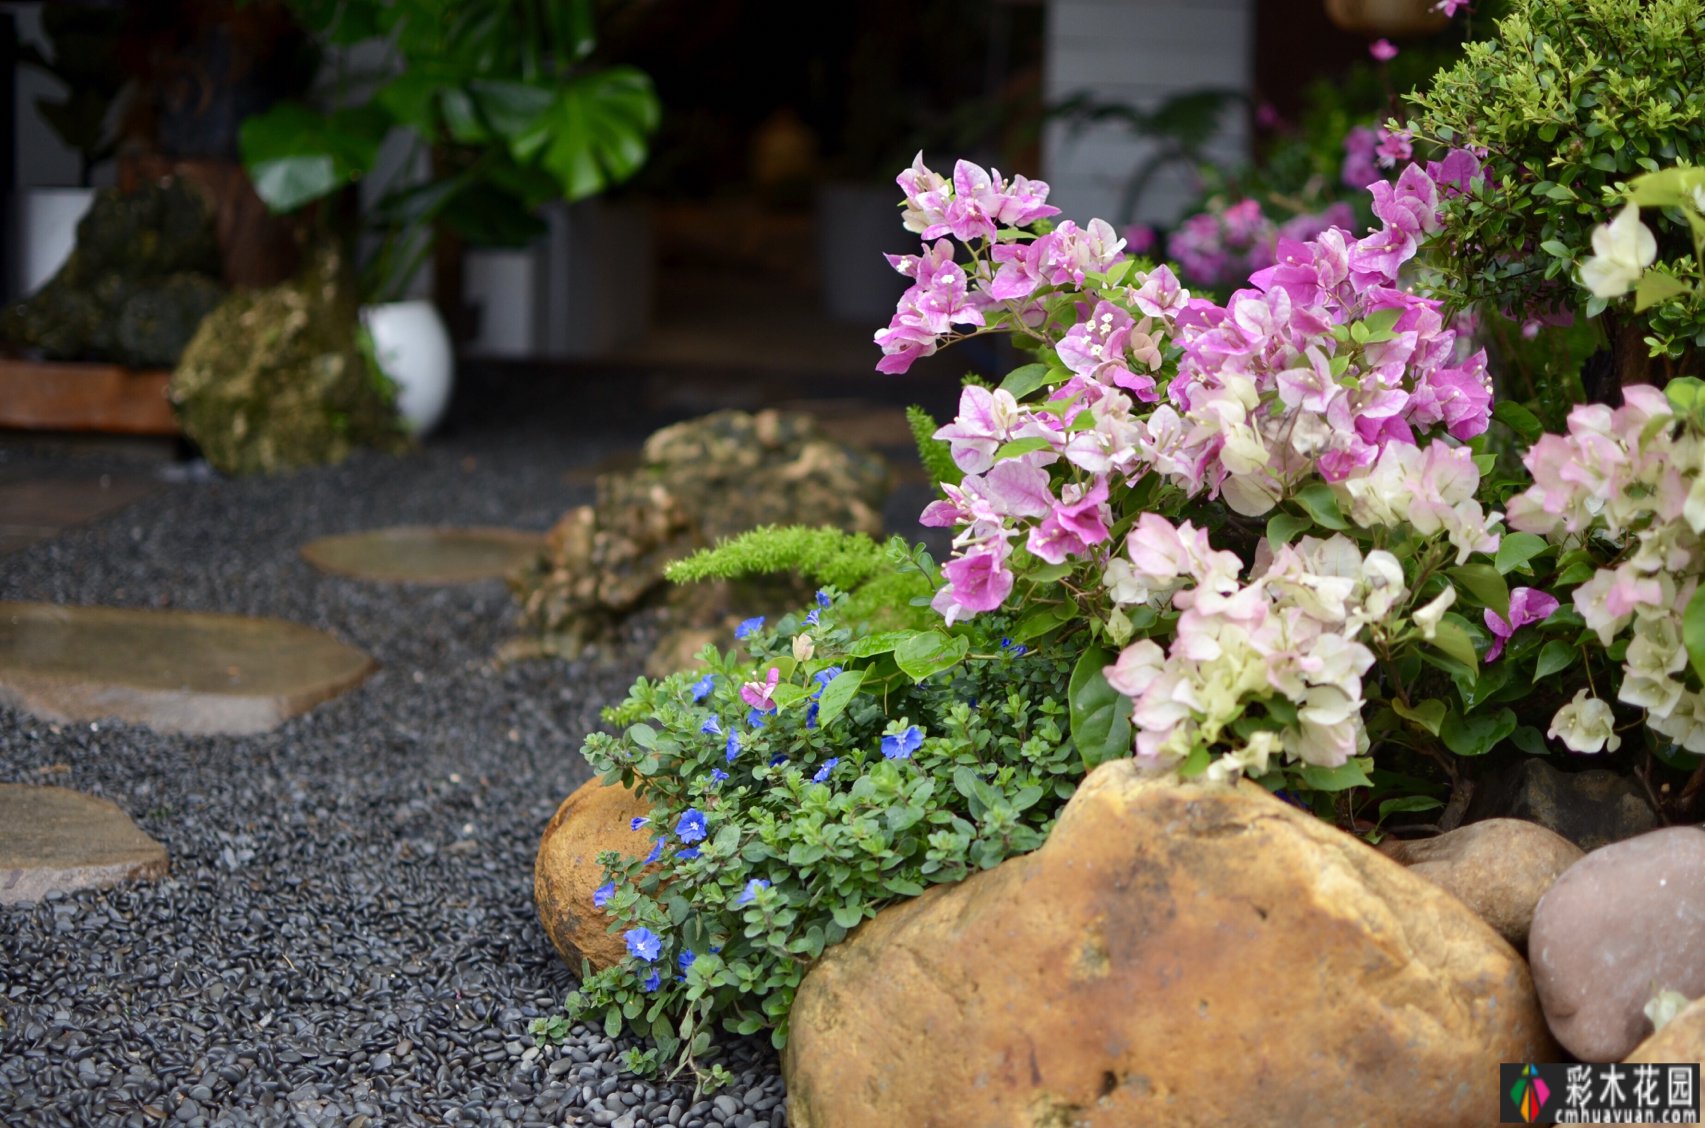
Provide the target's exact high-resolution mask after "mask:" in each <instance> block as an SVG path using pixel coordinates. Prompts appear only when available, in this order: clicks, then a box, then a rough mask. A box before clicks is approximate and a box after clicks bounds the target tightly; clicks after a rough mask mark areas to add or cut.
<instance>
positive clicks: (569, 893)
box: [533, 779, 651, 972]
mask: <svg viewBox="0 0 1705 1128" xmlns="http://www.w3.org/2000/svg"><path fill="white" fill-rule="evenodd" d="M650 813H651V809H650V805H649V804H648V803H646V802H645V800H643V799H641V798H639V796H637V795H635V794H634V793H633V792H632V791H629V790H628V789H627V788H625V787H610V786H608V785H606V784H604V783H601V782H599V781H598V780H595V779H594V780H591V781H589V782H587V783H584V784H582V785H581V786H580V787H579V788H577V789H576V790H575V792H574V793H573V794H572V795H570V796H569V797H568V798H567V799H564V800H563V801H562V806H560V807H558V808H557V811H556V814H554V815H552V816H551V821H550V822H549V823H548V824H547V825H546V826H545V833H544V835H543V837H541V838H540V839H539V856H538V859H537V860H536V861H535V862H534V863H533V901H534V903H535V904H536V905H537V906H538V910H539V923H540V924H542V925H544V926H545V932H546V933H547V934H548V935H549V936H550V938H551V944H552V945H554V946H555V947H556V950H557V954H558V955H560V956H562V958H563V959H564V960H565V961H566V962H567V963H568V966H569V967H571V968H573V969H574V970H575V971H576V972H579V971H580V960H581V957H582V956H584V957H585V958H586V959H587V960H589V961H590V962H591V964H592V966H593V967H594V968H595V969H599V970H602V969H603V968H606V967H609V966H611V965H612V964H615V963H617V962H618V961H620V960H621V959H622V957H624V956H626V955H627V948H626V945H625V944H624V943H623V941H622V938H621V937H620V936H616V935H612V934H611V933H610V932H608V931H607V929H608V927H609V923H610V922H609V918H608V917H606V916H605V915H604V914H603V913H602V912H600V911H599V910H598V909H597V908H596V907H595V906H594V905H593V904H592V894H593V893H594V892H595V891H596V890H597V888H598V886H600V885H602V884H603V883H604V869H603V867H602V866H600V865H599V864H598V855H599V854H601V853H603V852H604V851H605V850H619V851H623V852H629V851H631V850H632V849H633V847H634V846H635V845H636V843H635V839H636V838H637V837H640V836H637V835H635V834H634V833H633V831H632V829H631V824H632V821H633V819H634V818H635V817H637V816H640V815H648V814H650ZM637 844H638V845H640V846H649V845H650V840H649V839H647V840H644V841H642V842H639V843H637Z"/></svg>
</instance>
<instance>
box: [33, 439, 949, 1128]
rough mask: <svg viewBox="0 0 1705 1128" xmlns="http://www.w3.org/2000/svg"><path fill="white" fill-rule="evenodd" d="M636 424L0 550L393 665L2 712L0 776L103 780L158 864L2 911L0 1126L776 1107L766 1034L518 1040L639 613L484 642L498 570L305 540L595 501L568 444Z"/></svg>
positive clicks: (779, 1110)
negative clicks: (422, 580)
mask: <svg viewBox="0 0 1705 1128" xmlns="http://www.w3.org/2000/svg"><path fill="white" fill-rule="evenodd" d="M640 434H643V430H632V429H630V430H629V431H627V432H625V433H624V432H621V431H619V429H618V430H616V431H606V432H605V433H602V434H600V435H598V436H597V437H596V438H584V437H580V438H576V437H574V436H571V435H565V434H563V433H560V432H558V431H556V430H554V429H553V428H551V427H549V426H545V425H543V424H537V425H534V426H533V427H532V428H531V429H530V430H523V431H519V432H516V431H509V432H502V433H498V432H496V431H484V432H482V431H477V430H476V431H465V432H464V433H463V434H462V435H461V436H452V437H451V438H450V439H447V440H445V441H442V442H439V443H436V444H434V445H432V446H431V447H429V448H428V449H427V450H425V451H424V452H421V453H418V454H415V455H412V456H410V457H407V458H403V459H396V460H390V459H383V458H378V457H373V456H364V457H358V458H356V459H354V460H352V461H351V462H350V463H348V464H346V465H344V466H342V467H337V468H333V469H329V470H321V471H311V472H306V473H301V474H297V475H294V476H291V477H287V478H282V479H275V480H262V481H243V482H232V481H224V480H217V479H202V480H190V481H184V482H179V483H177V484H174V485H172V486H170V487H169V488H167V489H166V490H164V491H163V492H161V493H160V494H157V495H155V496H153V497H150V498H148V499H146V500H145V501H143V502H141V503H138V504H137V505H135V506H132V507H131V508H129V509H127V510H125V511H123V512H121V513H119V514H118V515H116V516H114V517H112V518H109V519H107V520H106V521H104V522H101V523H99V524H96V525H93V526H89V527H85V528H81V529H76V530H72V531H69V532H67V533H65V534H63V535H61V536H60V537H58V538H57V539H55V540H53V541H49V542H47V543H44V544H41V545H37V546H35V547H33V548H30V549H27V550H25V551H23V552H20V553H16V554H13V555H10V556H6V557H0V599H27V600H50V601H55V602H63V603H97V602H98V603H104V604H109V605H122V606H142V607H151V606H175V607H181V608H186V609H194V610H208V611H229V612H242V613H247V614H265V615H278V616H282V617H285V618H288V619H292V620H295V621H298V622H302V623H307V624H310V625H312V626H315V627H318V628H321V629H324V630H328V631H331V632H332V633H334V634H335V635H337V636H338V637H340V638H342V639H344V640H346V641H348V642H350V643H353V644H355V645H357V646H359V647H362V648H363V649H365V650H366V651H368V652H369V653H370V654H372V655H373V656H374V657H375V658H377V659H378V660H379V662H380V663H381V666H382V668H381V669H380V671H379V672H378V673H377V674H376V675H375V676H374V677H373V678H372V679H371V680H369V681H368V682H367V683H366V684H364V685H363V686H361V687H359V688H358V689H357V690H355V691H354V692H352V693H349V694H347V695H345V696H344V697H342V698H339V699H337V700H335V701H332V702H329V703H327V704H324V705H322V706H320V707H319V708H317V709H315V710H314V711H312V712H311V713H309V714H308V715H307V716H305V717H300V718H297V719H295V720H293V721H291V722H289V723H287V724H285V725H284V726H283V727H282V728H280V729H279V730H277V731H276V732H273V733H269V734H265V735H261V736H253V737H241V738H234V737H233V738H224V737H168V736H160V735H156V734H153V733H151V732H149V731H147V730H144V729H141V728H137V727H129V726H122V725H109V724H100V725H74V726H60V725H50V724H45V723H42V722H39V721H36V720H33V719H31V718H29V717H27V716H24V715H22V714H19V713H16V712H13V711H9V710H6V709H3V708H0V781H6V782H26V783H53V784H58V785H62V786H66V787H72V788H76V789H78V790H80V791H85V792H90V793H93V794H97V795H102V796H106V797H107V798H110V799H112V800H114V801H115V802H117V803H118V804H119V805H120V806H121V807H123V808H124V809H126V810H127V811H129V812H130V813H131V815H132V816H133V817H134V818H135V819H136V821H137V822H138V824H139V825H140V826H141V827H142V828H143V829H144V830H145V831H147V832H148V833H149V834H151V835H153V836H154V837H155V838H157V839H159V840H160V841H161V842H163V843H164V844H165V845H166V847H167V849H168V851H169V852H170V854H171V859H172V873H171V876H170V877H168V878H167V879H165V880H162V881H159V882H157V883H154V884H146V885H136V886H130V887H126V888H121V889H116V890H110V891H105V892H94V893H84V894H79V895H76V896H70V897H57V898H53V899H50V900H48V901H44V902H42V903H40V904H37V905H34V906H22V907H14V908H0V1122H4V1123H5V1124H7V1125H32V1126H33V1125H57V1124H90V1125H136V1126H144V1125H160V1124H190V1125H193V1124H301V1125H321V1124H338V1125H362V1124H374V1125H380V1124H405V1123H424V1124H437V1123H444V1124H510V1123H518V1124H523V1125H547V1124H549V1125H559V1124H596V1125H613V1126H616V1128H645V1126H647V1125H651V1126H656V1125H664V1124H668V1125H685V1126H689V1128H691V1126H694V1125H732V1126H742V1128H745V1126H752V1125H781V1124H784V1123H785V1122H786V1115H785V1111H784V1108H783V1090H782V1083H781V1079H780V1077H779V1075H778V1074H777V1068H776V1059H775V1054H774V1052H773V1051H771V1050H770V1049H769V1047H768V1044H767V1042H756V1041H731V1042H730V1043H729V1044H728V1045H727V1046H726V1047H725V1054H726V1056H725V1057H724V1058H723V1061H724V1063H725V1064H726V1065H727V1066H728V1068H730V1069H731V1070H733V1071H734V1073H735V1080H734V1083H733V1084H732V1085H731V1086H730V1087H729V1088H728V1089H727V1090H726V1091H724V1092H722V1093H718V1094H716V1095H715V1096H714V1097H707V1098H704V1099H700V1100H697V1101H695V1100H694V1098H693V1094H692V1091H691V1088H690V1087H683V1086H680V1085H671V1084H661V1083H656V1082H650V1081H645V1080H642V1079H640V1078H637V1077H634V1076H632V1075H627V1074H623V1073H622V1072H621V1071H620V1069H619V1067H618V1066H617V1064H616V1059H617V1058H618V1056H619V1055H620V1053H621V1052H622V1051H623V1050H624V1049H625V1048H627V1046H628V1045H630V1044H631V1043H630V1042H627V1041H618V1042H612V1041H610V1040H608V1039H606V1038H604V1037H603V1035H602V1032H601V1031H598V1030H593V1029H586V1028H576V1029H575V1030H574V1031H573V1034H572V1036H571V1037H570V1039H569V1041H568V1043H567V1044H566V1045H564V1046H562V1047H561V1048H560V1049H559V1048H556V1047H546V1048H544V1049H542V1050H540V1049H535V1048H534V1047H533V1043H532V1039H531V1038H530V1036H529V1035H528V1032H527V1027H528V1023H529V1022H530V1020H531V1019H533V1018H534V1017H536V1016H540V1015H548V1014H551V1013H554V1012H556V1011H557V1009H558V1007H559V1005H560V1003H561V1000H562V997H563V995H564V994H565V993H566V992H567V991H568V990H570V989H571V988H572V986H573V979H572V977H571V975H570V974H569V972H568V970H567V968H566V967H564V966H563V965H562V963H561V962H560V961H559V960H558V959H557V957H556V955H555V953H554V952H553V950H552V949H551V947H550V944H549V942H548V941H547V940H546V938H545V936H544V934H543V932H542V930H541V929H540V927H539V925H538V922H537V919H536V917H535V915H534V909H533V901H532V863H533V854H534V851H535V849H536V847H537V843H538V835H539V832H540V830H541V829H542V827H543V825H544V823H545V821H546V820H547V819H548V818H549V817H550V814H551V812H552V811H553V810H554V809H555V807H556V805H557V803H558V802H559V801H560V800H561V799H562V797H563V796H564V795H566V794H567V793H568V792H569V791H570V790H572V789H573V788H574V787H575V786H576V785H578V784H579V783H580V782H581V781H582V780H584V779H585V778H587V775H588V770H587V768H586V766H585V764H584V762H583V761H581V759H580V757H579V755H578V752H577V750H578V742H579V738H580V736H581V735H582V734H583V733H584V732H586V731H587V730H588V729H589V728H590V727H593V726H595V725H596V723H597V710H598V708H599V707H601V706H602V705H604V704H607V703H608V702H610V701H612V700H614V699H616V698H617V697H618V696H619V695H620V694H621V693H622V692H623V691H624V690H625V689H626V687H627V685H628V683H629V682H630V681H631V680H632V678H633V677H634V676H635V674H636V673H637V672H638V668H639V662H640V657H639V655H641V654H642V653H643V648H644V645H645V643H646V642H647V640H648V634H647V632H648V628H647V625H646V624H645V623H643V622H641V623H638V624H636V625H635V627H634V638H633V640H632V641H633V644H634V645H633V646H632V647H631V648H629V649H626V650H624V651H622V652H621V653H617V654H606V655H603V656H601V657H598V658H594V659H593V660H589V661H585V662H580V663H576V664H572V665H564V664H560V663H528V664H524V665H520V666H516V667H512V668H509V669H505V670H498V669H495V668H493V666H492V665H491V663H490V662H489V656H490V655H491V653H492V652H493V650H494V648H495V647H496V646H497V645H498V644H499V642H501V641H502V640H503V639H504V638H506V637H507V636H508V635H509V633H510V632H511V631H512V627H513V614H514V612H513V608H512V604H511V602H510V599H509V596H508V594H507V592H506V591H505V590H504V588H503V585H502V584H501V583H499V582H490V583H482V584H475V585H467V586H461V587H444V588H434V587H412V586H389V585H375V584H365V583H360V582H356V581H352V580H345V579H339V578H336V577H330V576H323V575H320V574H318V573H316V572H315V571H313V570H312V569H311V568H309V567H308V566H307V565H306V564H305V563H303V562H302V561H301V560H300V558H299V557H298V556H297V554H296V549H297V547H298V546H299V545H300V544H301V543H302V542H303V541H305V540H307V539H309V538H311V537H314V536H318V535H322V534H328V533H338V532H346V531H352V530H356V529H362V528H370V527H377V526H381V525H387V524H398V523H415V522H424V523H431V522H445V523H455V524H484V523H492V524H503V525H511V526H517V527H523V528H534V529H543V528H545V527H547V526H548V525H549V524H550V522H551V521H552V520H554V519H555V518H556V517H557V516H558V515H559V514H560V513H561V512H562V511H563V510H564V509H566V508H567V507H568V506H570V505H573V504H578V503H581V502H583V501H586V500H589V499H590V489H589V487H587V486H585V485H578V486H577V485H571V484H569V483H568V482H567V481H566V480H565V478H564V472H565V471H567V470H569V469H570V468H571V467H573V466H576V465H584V464H585V463H587V462H590V461H592V460H595V459H597V458H600V457H603V456H605V455H608V454H611V453H613V452H614V451H615V450H616V449H617V448H618V447H620V446H622V445H624V444H628V443H632V442H633V441H635V440H636V439H637V438H638V437H639V435H640ZM18 461H19V456H18V455H17V453H16V452H12V453H11V455H10V464H11V466H13V467H16V465H17V463H18ZM916 500H917V499H916V498H912V499H909V500H907V501H905V502H903V503H902V504H901V510H902V511H903V510H904V509H905V508H907V507H911V508H912V510H913V511H914V512H915V506H914V504H913V503H914V502H916Z"/></svg>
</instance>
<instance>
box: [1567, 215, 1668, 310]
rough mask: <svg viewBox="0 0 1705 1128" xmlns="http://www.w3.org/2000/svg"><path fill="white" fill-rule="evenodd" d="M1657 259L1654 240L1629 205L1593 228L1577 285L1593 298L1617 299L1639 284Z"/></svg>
mask: <svg viewBox="0 0 1705 1128" xmlns="http://www.w3.org/2000/svg"><path fill="white" fill-rule="evenodd" d="M1657 257H1658V241H1657V239H1656V238H1654V237H1653V235H1652V233H1651V231H1650V230H1648V229H1647V227H1646V225H1645V224H1643V223H1641V222H1640V209H1639V208H1638V207H1636V206H1635V205H1633V204H1629V205H1628V206H1627V207H1625V208H1623V209H1622V210H1621V211H1620V212H1618V213H1617V216H1616V218H1615V219H1613V220H1611V221H1610V222H1609V223H1601V224H1599V225H1598V226H1597V227H1595V228H1593V253H1592V254H1591V255H1590V256H1589V257H1588V258H1587V260H1586V261H1585V262H1583V263H1582V264H1581V285H1583V286H1585V287H1586V288H1587V289H1589V290H1591V291H1592V292H1593V296H1594V297H1595V298H1604V299H1606V300H1608V299H1610V298H1619V297H1621V296H1622V295H1623V294H1626V293H1627V292H1628V291H1629V290H1632V289H1633V288H1634V287H1635V286H1636V285H1638V284H1639V281H1640V275H1642V274H1644V273H1645V271H1646V268H1647V267H1648V266H1651V265H1652V262H1653V260H1655V259H1656V258H1657Z"/></svg>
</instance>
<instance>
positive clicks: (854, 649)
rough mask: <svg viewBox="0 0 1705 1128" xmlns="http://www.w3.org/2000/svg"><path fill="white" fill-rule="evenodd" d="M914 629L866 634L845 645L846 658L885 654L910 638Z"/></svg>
mask: <svg viewBox="0 0 1705 1128" xmlns="http://www.w3.org/2000/svg"><path fill="white" fill-rule="evenodd" d="M915 633H916V632H915V631H878V632H877V633H875V634H873V635H866V636H865V637H864V638H861V639H858V640H856V641H855V642H853V644H852V645H851V646H848V647H847V657H848V658H870V657H873V656H875V655H877V654H886V653H888V652H889V651H890V650H893V649H894V648H895V647H896V646H899V645H900V643H901V642H903V641H904V640H906V639H908V638H911V637H912V635H913V634H915Z"/></svg>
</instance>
